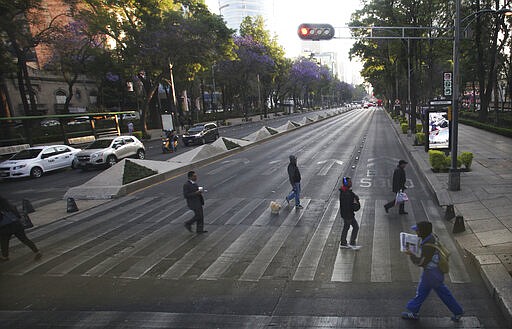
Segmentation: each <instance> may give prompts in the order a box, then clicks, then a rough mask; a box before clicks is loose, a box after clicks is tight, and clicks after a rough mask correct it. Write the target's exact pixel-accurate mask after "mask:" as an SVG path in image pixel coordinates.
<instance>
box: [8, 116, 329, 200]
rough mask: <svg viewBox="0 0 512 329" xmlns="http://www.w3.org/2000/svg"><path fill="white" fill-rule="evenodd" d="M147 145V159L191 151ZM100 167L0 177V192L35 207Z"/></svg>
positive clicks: (229, 130)
mask: <svg viewBox="0 0 512 329" xmlns="http://www.w3.org/2000/svg"><path fill="white" fill-rule="evenodd" d="M323 112H325V111H318V112H315V113H308V115H309V116H311V115H316V114H319V113H323ZM305 115H306V114H300V113H295V114H292V115H287V116H281V117H277V118H274V119H271V120H268V121H254V122H249V123H246V124H243V125H236V126H231V127H221V128H220V133H221V136H226V137H232V138H242V137H245V136H247V135H249V134H251V133H253V132H255V131H257V130H258V129H260V128H261V127H263V126H264V125H267V126H270V127H279V126H281V125H283V124H285V123H286V122H287V121H288V120H300V119H302V118H303V117H304V116H305ZM144 144H145V146H146V158H147V159H149V160H159V161H165V160H168V159H170V158H172V157H173V156H175V155H176V154H180V153H183V152H186V151H189V150H191V149H192V148H193V147H183V146H181V147H179V148H178V152H176V153H173V154H169V153H167V154H162V148H161V141H160V140H159V139H156V140H152V141H147V142H144ZM101 170H102V169H96V170H90V171H87V172H84V171H82V170H72V169H71V168H68V169H63V170H58V171H55V172H50V173H48V174H45V175H43V177H41V178H39V179H32V178H30V177H28V178H20V179H12V180H5V179H4V180H0V193H2V194H3V195H8V196H9V199H10V200H11V201H12V202H14V203H15V204H18V205H21V201H22V200H23V199H24V198H26V199H28V200H30V202H31V203H32V205H33V206H34V207H36V208H37V207H39V206H42V205H45V204H48V203H51V202H54V201H56V200H61V199H62V198H63V196H64V194H65V193H66V191H67V190H68V189H69V188H71V187H74V186H78V185H81V184H83V183H85V182H86V181H88V180H90V179H91V178H93V177H94V176H96V175H97V174H98V173H99V172H100V171H101Z"/></svg>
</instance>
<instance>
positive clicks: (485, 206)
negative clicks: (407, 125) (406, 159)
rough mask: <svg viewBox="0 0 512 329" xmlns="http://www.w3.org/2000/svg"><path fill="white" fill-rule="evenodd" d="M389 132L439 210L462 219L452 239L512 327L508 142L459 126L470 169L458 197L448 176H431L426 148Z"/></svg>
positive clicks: (511, 156)
mask: <svg viewBox="0 0 512 329" xmlns="http://www.w3.org/2000/svg"><path fill="white" fill-rule="evenodd" d="M390 120H391V118H390ZM393 127H394V128H395V130H396V132H397V134H398V135H399V138H400V141H401V143H402V144H403V145H404V147H405V148H406V149H407V151H408V152H409V153H410V158H411V161H412V165H413V166H414V167H415V169H416V170H417V171H418V173H420V174H422V175H423V176H424V177H425V178H426V180H427V182H428V185H429V186H428V187H429V188H430V189H431V190H432V192H433V193H434V194H435V196H436V198H437V201H438V203H439V205H440V206H448V205H453V206H454V209H455V214H456V215H462V216H464V222H465V227H466V231H465V232H463V233H457V234H454V237H455V240H456V241H457V243H458V244H459V246H460V247H461V248H462V249H463V250H465V251H466V252H467V253H468V255H470V256H471V259H472V260H473V261H474V263H475V264H476V265H477V268H478V269H479V270H480V274H481V275H482V278H483V279H484V282H485V284H486V285H487V288H488V289H489V292H490V294H491V295H492V296H493V297H494V299H495V301H496V303H497V304H498V305H499V307H500V308H501V310H502V312H503V314H504V315H505V317H506V318H507V320H508V323H509V326H510V327H512V276H511V274H512V194H511V192H512V161H511V160H512V139H511V138H507V137H503V136H499V135H496V134H493V133H490V132H486V131H483V130H479V129H476V128H473V127H469V126H464V125H459V144H458V152H459V154H460V153H461V152H472V153H473V155H474V157H473V164H472V166H471V171H469V172H461V173H460V191H448V173H434V172H433V171H432V170H431V166H430V163H429V159H428V153H427V152H425V150H424V146H413V144H414V135H412V136H407V134H403V133H402V132H401V131H400V127H399V124H397V123H394V122H393ZM452 222H453V219H452Z"/></svg>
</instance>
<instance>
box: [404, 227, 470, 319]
mask: <svg viewBox="0 0 512 329" xmlns="http://www.w3.org/2000/svg"><path fill="white" fill-rule="evenodd" d="M411 229H412V230H413V231H416V234H417V235H418V237H420V238H421V243H420V250H421V253H420V256H419V257H416V256H415V255H414V254H413V253H411V252H410V251H406V253H407V254H409V257H410V259H411V261H412V262H413V263H414V264H416V265H418V266H420V267H422V268H423V272H422V273H421V277H420V282H419V283H418V288H417V290H416V296H415V297H414V298H413V299H411V300H410V301H409V302H408V303H407V306H406V308H407V311H406V312H402V318H403V319H407V320H419V318H420V316H419V311H420V308H421V305H422V304H423V302H424V301H425V299H427V297H428V295H429V293H430V291H431V290H432V289H433V290H434V291H435V292H436V293H437V295H438V296H439V298H441V300H442V301H443V303H444V304H445V305H446V306H447V307H448V309H449V310H450V311H451V312H452V313H453V316H452V317H451V319H452V321H454V322H459V321H460V319H461V317H462V315H463V314H464V310H463V309H462V307H461V306H460V305H459V303H458V302H457V301H456V300H455V297H453V295H452V293H451V292H450V290H449V289H448V287H447V286H446V285H445V284H444V273H443V272H442V271H441V268H442V267H441V266H440V264H441V257H442V256H441V255H440V250H439V249H438V248H436V242H437V237H436V236H435V235H434V234H433V233H432V223H431V222H426V221H423V222H419V223H417V224H416V225H414V226H412V227H411Z"/></svg>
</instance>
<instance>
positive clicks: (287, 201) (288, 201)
mask: <svg viewBox="0 0 512 329" xmlns="http://www.w3.org/2000/svg"><path fill="white" fill-rule="evenodd" d="M284 201H286V205H288V206H289V205H290V200H288V197H286V198H284Z"/></svg>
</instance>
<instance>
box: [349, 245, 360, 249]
mask: <svg viewBox="0 0 512 329" xmlns="http://www.w3.org/2000/svg"><path fill="white" fill-rule="evenodd" d="M362 247H363V246H356V245H354V244H351V245H350V246H349V248H350V249H352V250H359V249H361V248H362Z"/></svg>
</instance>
